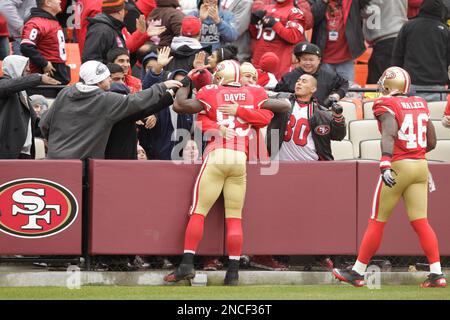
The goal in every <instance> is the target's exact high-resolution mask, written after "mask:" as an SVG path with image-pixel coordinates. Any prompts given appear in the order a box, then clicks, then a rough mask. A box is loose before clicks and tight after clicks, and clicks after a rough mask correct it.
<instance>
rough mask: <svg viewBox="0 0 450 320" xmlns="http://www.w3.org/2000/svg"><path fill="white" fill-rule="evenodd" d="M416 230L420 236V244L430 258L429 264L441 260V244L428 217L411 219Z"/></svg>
mask: <svg viewBox="0 0 450 320" xmlns="http://www.w3.org/2000/svg"><path fill="white" fill-rule="evenodd" d="M411 225H412V227H413V228H414V231H415V232H416V233H417V235H418V236H419V240H420V245H421V246H422V249H423V251H424V252H425V255H426V256H427V258H428V262H429V264H433V263H435V262H439V261H440V258H439V246H438V240H437V237H436V234H435V233H434V231H433V228H431V226H430V225H429V224H428V219H427V218H423V219H418V220H414V221H411Z"/></svg>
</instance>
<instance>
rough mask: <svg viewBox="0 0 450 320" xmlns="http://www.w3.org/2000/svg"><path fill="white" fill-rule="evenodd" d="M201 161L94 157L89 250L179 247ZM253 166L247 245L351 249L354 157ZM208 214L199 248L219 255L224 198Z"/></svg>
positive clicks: (247, 248) (260, 250) (282, 250)
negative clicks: (271, 168)
mask: <svg viewBox="0 0 450 320" xmlns="http://www.w3.org/2000/svg"><path fill="white" fill-rule="evenodd" d="M199 168H200V166H198V165H195V166H189V165H188V166H186V165H183V166H178V165H175V164H172V163H170V162H164V161H161V162H157V161H152V162H138V161H133V162H129V161H97V160H96V161H93V162H92V163H91V174H92V175H91V177H92V183H91V186H92V209H91V212H92V215H91V217H92V220H91V238H90V239H91V247H90V253H91V254H179V253H181V252H182V247H183V239H184V230H185V227H186V223H187V219H188V217H187V212H188V209H189V207H190V204H191V197H192V189H193V185H194V182H195V178H196V176H197V173H198V171H199ZM259 170H260V168H259V167H258V166H255V165H249V166H248V179H247V181H248V188H247V197H246V204H245V208H244V229H245V230H244V252H245V253H247V254H265V253H271V254H324V253H335V254H355V252H356V237H355V235H356V203H355V195H356V163H354V162H349V163H335V164H333V165H332V166H330V165H329V164H325V163H303V164H298V163H297V164H293V163H286V164H281V167H280V171H279V173H278V174H276V175H273V176H262V175H260V174H259ZM124 172H126V174H124ZM118 189H119V192H118V191H117V190H118ZM343 189H345V192H344V193H341V190H343ZM289 203H291V204H290V205H289ZM206 221H207V222H206V226H205V237H204V239H203V240H202V242H201V245H200V250H199V254H208V255H222V254H223V252H224V251H223V250H224V247H225V245H224V221H223V199H222V198H220V199H219V201H218V202H217V203H216V205H215V207H214V208H213V210H212V211H211V212H210V214H209V215H208V218H207V220H206Z"/></svg>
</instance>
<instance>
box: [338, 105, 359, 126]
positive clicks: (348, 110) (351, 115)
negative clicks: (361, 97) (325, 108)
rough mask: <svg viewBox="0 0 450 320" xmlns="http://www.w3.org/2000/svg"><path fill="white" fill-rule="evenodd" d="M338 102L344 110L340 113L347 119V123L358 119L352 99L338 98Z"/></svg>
mask: <svg viewBox="0 0 450 320" xmlns="http://www.w3.org/2000/svg"><path fill="white" fill-rule="evenodd" d="M339 104H340V105H341V106H342V108H343V110H344V111H343V113H342V114H343V115H344V117H345V121H347V123H349V122H350V121H353V120H357V119H358V115H357V111H356V109H357V106H356V104H355V103H354V102H353V101H348V100H340V101H339Z"/></svg>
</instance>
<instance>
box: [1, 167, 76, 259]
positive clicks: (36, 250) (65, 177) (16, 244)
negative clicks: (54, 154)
mask: <svg viewBox="0 0 450 320" xmlns="http://www.w3.org/2000/svg"><path fill="white" fill-rule="evenodd" d="M30 178H39V179H45V180H49V181H52V182H55V183H56V184H59V185H62V186H63V187H64V188H66V189H68V190H69V191H70V192H71V193H72V194H73V196H74V197H75V199H76V202H77V203H78V214H77V216H76V218H75V220H74V221H73V223H72V224H70V225H68V226H67V228H66V229H64V230H62V231H60V232H59V233H57V234H53V235H50V236H48V237H45V238H19V237H17V236H12V235H9V234H6V233H4V232H0V254H1V255H81V253H82V252H81V241H82V240H81V239H82V236H81V221H82V210H81V207H82V202H81V199H82V163H81V161H51V160H48V161H32V160H19V161H18V160H14V161H10V160H1V161H0V185H4V184H6V183H8V182H11V181H13V180H18V179H30ZM7 189H8V188H7ZM9 190H11V189H9ZM45 192H46V194H45V196H44V197H41V198H42V199H45V200H44V201H45V204H46V205H55V202H53V203H52V201H49V200H48V199H47V197H48V196H49V194H50V193H51V192H52V191H48V190H46V191H45ZM6 195H8V190H6V191H5V190H4V192H3V194H2V195H0V199H1V201H2V202H3V203H1V204H0V205H1V207H2V209H3V210H2V212H1V213H0V214H1V215H3V217H2V219H3V218H5V217H6V216H9V217H10V218H8V219H10V220H9V221H12V222H13V223H14V224H16V225H17V228H18V229H20V228H22V227H23V226H24V225H26V224H27V223H25V222H24V221H29V220H28V218H27V216H26V215H25V214H18V215H14V216H13V215H12V206H13V205H20V206H22V208H23V205H21V204H18V203H17V202H14V201H13V200H11V199H12V196H11V197H7V196H6ZM10 195H11V194H10ZM24 195H28V196H30V195H32V196H35V197H36V194H30V193H25V194H24ZM61 196H62V195H60V196H59V197H60V199H61ZM62 198H63V199H64V198H65V196H62ZM31 208H32V207H31ZM46 212H47V210H44V211H42V212H40V213H37V215H43V214H45V213H46ZM50 217H51V218H50V223H54V221H55V220H54V219H57V218H58V217H57V216H55V211H51V212H50ZM60 217H62V215H60ZM52 221H53V222H52ZM56 221H57V220H56ZM37 225H39V226H40V227H42V228H48V224H47V225H46V222H45V221H43V220H42V219H39V220H38V222H37Z"/></svg>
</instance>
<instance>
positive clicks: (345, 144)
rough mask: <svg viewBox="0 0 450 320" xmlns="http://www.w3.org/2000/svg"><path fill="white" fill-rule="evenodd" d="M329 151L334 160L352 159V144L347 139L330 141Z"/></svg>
mask: <svg viewBox="0 0 450 320" xmlns="http://www.w3.org/2000/svg"><path fill="white" fill-rule="evenodd" d="M331 153H332V154H333V157H334V160H351V159H353V145H352V143H351V141H349V140H342V141H331Z"/></svg>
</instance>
